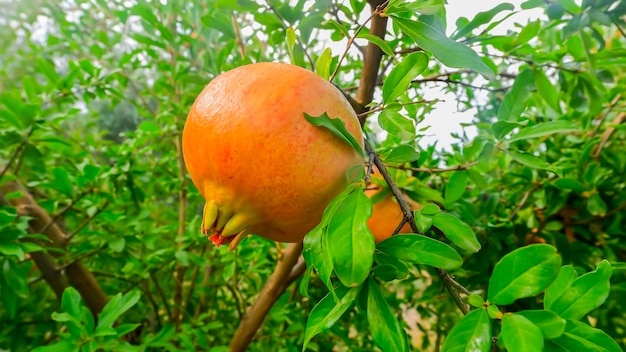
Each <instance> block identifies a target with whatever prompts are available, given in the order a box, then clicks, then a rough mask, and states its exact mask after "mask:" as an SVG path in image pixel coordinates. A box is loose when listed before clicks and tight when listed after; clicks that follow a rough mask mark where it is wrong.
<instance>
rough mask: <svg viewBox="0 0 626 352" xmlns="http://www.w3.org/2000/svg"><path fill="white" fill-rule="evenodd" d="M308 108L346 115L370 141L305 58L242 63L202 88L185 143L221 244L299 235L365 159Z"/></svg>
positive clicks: (207, 230)
mask: <svg viewBox="0 0 626 352" xmlns="http://www.w3.org/2000/svg"><path fill="white" fill-rule="evenodd" d="M305 113H306V114H308V115H310V116H321V115H322V114H324V113H327V114H328V116H329V117H331V118H339V119H341V121H343V122H344V124H345V126H346V128H347V130H348V131H349V132H350V133H351V134H352V135H353V136H354V137H355V139H356V140H357V141H358V143H359V145H360V146H361V148H363V133H362V131H361V127H360V125H359V121H358V119H357V116H356V114H355V112H354V110H353V109H352V107H351V106H350V104H349V103H348V101H347V100H346V99H345V97H344V96H343V95H342V93H341V92H340V91H339V90H338V89H337V88H336V87H334V86H333V85H332V84H331V83H329V82H327V81H325V80H324V79H322V78H321V77H319V76H317V75H316V74H314V73H312V72H310V71H307V70H305V69H303V68H300V67H298V66H294V65H289V64H282V63H257V64H251V65H246V66H242V67H239V68H236V69H233V70H231V71H228V72H225V73H223V74H220V75H219V76H217V77H216V78H215V79H213V80H212V81H211V82H210V83H209V84H208V85H207V86H206V87H205V88H204V90H203V91H202V92H201V93H200V95H199V96H198V98H197V99H196V101H195V102H194V104H193V106H192V107H191V110H190V111H189V115H188V116H187V120H186V122H185V127H184V130H183V142H182V147H183V155H184V158H185V163H186V167H187V170H188V171H189V174H190V175H191V179H192V180H193V183H194V184H195V186H196V187H197V188H198V190H199V191H200V193H201V194H202V196H203V197H204V198H205V200H206V204H205V206H204V214H203V221H202V232H203V233H204V234H212V236H211V237H210V239H211V240H212V241H213V242H214V243H215V244H216V245H218V246H219V245H221V244H222V243H230V242H231V241H232V243H231V245H230V247H229V248H231V249H232V248H234V247H235V246H236V245H237V243H238V242H239V241H240V240H241V239H242V238H243V237H244V236H245V235H247V234H256V235H259V236H262V237H264V238H267V239H270V240H275V241H279V242H299V241H302V239H303V238H304V236H305V235H306V234H307V233H308V232H309V231H310V230H311V229H313V228H314V227H315V226H316V225H317V224H319V222H320V220H321V218H322V213H323V211H324V209H325V208H326V206H327V205H328V204H329V203H330V201H331V200H332V199H333V198H334V197H335V196H336V195H337V194H339V193H340V192H341V191H342V190H343V189H344V188H345V186H346V185H347V184H348V182H349V180H348V174H349V171H350V170H352V169H358V168H362V167H363V165H364V160H363V157H362V156H361V155H360V154H359V153H358V152H357V151H355V150H354V149H353V148H352V147H351V146H350V145H349V144H348V143H346V142H344V141H343V140H341V139H340V138H339V137H337V136H335V135H334V134H333V133H332V132H330V131H329V130H328V129H326V128H324V127H316V126H313V125H312V124H311V123H310V122H309V121H307V120H306V118H305V115H304V114H305ZM235 238H236V239H235ZM233 239H235V240H234V241H233Z"/></svg>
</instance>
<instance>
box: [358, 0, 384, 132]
mask: <svg viewBox="0 0 626 352" xmlns="http://www.w3.org/2000/svg"><path fill="white" fill-rule="evenodd" d="M368 3H369V4H370V7H371V8H372V16H373V17H372V25H371V28H370V34H371V35H375V36H377V37H379V38H381V39H384V38H385V33H386V32H387V17H382V16H379V14H380V12H381V11H382V10H384V9H385V7H386V6H387V3H388V2H387V1H381V0H369V1H368ZM355 36H356V35H355ZM382 57H383V51H382V50H381V49H380V48H379V47H378V45H376V44H374V43H372V42H369V43H368V44H367V48H366V49H365V57H364V58H363V70H362V71H361V81H360V82H359V89H358V90H357V92H356V101H357V102H359V104H361V105H362V106H366V105H367V104H369V103H370V102H371V101H372V99H373V98H374V90H375V89H376V82H377V81H378V72H379V68H380V61H381V59H382ZM359 119H360V120H361V124H363V123H364V122H365V117H363V118H359Z"/></svg>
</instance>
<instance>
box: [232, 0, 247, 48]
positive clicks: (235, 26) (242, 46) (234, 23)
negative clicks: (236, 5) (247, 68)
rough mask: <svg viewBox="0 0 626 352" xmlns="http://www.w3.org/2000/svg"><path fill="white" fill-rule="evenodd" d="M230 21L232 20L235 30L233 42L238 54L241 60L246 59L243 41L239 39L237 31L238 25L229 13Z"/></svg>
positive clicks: (233, 14)
mask: <svg viewBox="0 0 626 352" xmlns="http://www.w3.org/2000/svg"><path fill="white" fill-rule="evenodd" d="M230 15H231V19H232V20H233V28H234V30H235V42H236V43H237V46H239V54H241V58H242V59H245V58H246V48H245V47H244V45H243V40H242V39H241V31H240V30H239V25H238V24H237V16H235V13H234V12H233V13H231V14H230Z"/></svg>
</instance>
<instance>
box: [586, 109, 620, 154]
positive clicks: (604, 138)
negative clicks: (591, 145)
mask: <svg viewBox="0 0 626 352" xmlns="http://www.w3.org/2000/svg"><path fill="white" fill-rule="evenodd" d="M624 117H626V112H622V113H621V114H619V115H617V117H616V118H615V120H613V123H612V124H611V127H609V128H607V129H606V130H605V131H604V133H602V139H601V140H600V144H598V146H597V147H596V150H594V152H593V155H592V156H593V158H594V159H598V158H599V157H600V154H601V153H602V149H604V146H605V145H606V143H607V142H608V141H609V138H611V135H612V134H613V132H615V129H616V128H615V126H617V125H619V124H621V123H622V120H624Z"/></svg>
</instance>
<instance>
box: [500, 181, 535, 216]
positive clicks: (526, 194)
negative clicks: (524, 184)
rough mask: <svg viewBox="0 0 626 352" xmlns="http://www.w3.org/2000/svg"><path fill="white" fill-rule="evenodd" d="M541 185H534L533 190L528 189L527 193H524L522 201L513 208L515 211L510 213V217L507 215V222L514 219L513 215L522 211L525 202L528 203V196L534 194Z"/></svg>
mask: <svg viewBox="0 0 626 352" xmlns="http://www.w3.org/2000/svg"><path fill="white" fill-rule="evenodd" d="M541 186H542V184H537V185H535V186H534V187H533V188H531V189H529V190H528V191H526V192H525V193H524V195H523V196H522V200H521V201H520V202H519V204H518V205H517V207H515V210H513V212H512V213H511V215H509V218H508V219H507V220H508V221H511V220H513V218H514V217H515V215H517V213H518V212H519V211H520V210H522V208H523V207H524V205H526V202H527V201H528V197H530V195H531V194H532V193H533V192H535V191H536V190H538V189H539V188H541Z"/></svg>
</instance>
